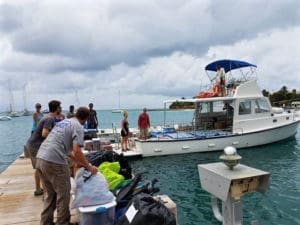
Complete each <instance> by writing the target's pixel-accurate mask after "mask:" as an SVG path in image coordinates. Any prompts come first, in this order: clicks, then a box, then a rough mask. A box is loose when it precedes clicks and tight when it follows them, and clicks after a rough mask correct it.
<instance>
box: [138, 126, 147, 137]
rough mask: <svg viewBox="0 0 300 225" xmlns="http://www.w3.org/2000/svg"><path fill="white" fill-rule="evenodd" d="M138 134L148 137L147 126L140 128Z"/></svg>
mask: <svg viewBox="0 0 300 225" xmlns="http://www.w3.org/2000/svg"><path fill="white" fill-rule="evenodd" d="M140 136H141V137H143V138H147V137H148V128H141V129H140Z"/></svg>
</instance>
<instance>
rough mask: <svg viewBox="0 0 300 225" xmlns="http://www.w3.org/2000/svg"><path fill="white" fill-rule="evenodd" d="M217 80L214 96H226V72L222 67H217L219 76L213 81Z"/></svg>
mask: <svg viewBox="0 0 300 225" xmlns="http://www.w3.org/2000/svg"><path fill="white" fill-rule="evenodd" d="M214 80H217V83H216V84H215V85H214V94H215V95H216V96H219V95H221V96H225V71H224V68H223V67H221V66H217V74H216V76H215V77H214V78H213V79H212V81H214Z"/></svg>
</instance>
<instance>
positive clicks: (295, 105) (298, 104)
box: [291, 101, 300, 108]
mask: <svg viewBox="0 0 300 225" xmlns="http://www.w3.org/2000/svg"><path fill="white" fill-rule="evenodd" d="M291 106H292V108H300V101H295V102H292V104H291Z"/></svg>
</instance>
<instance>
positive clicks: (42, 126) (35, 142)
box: [26, 100, 60, 196]
mask: <svg viewBox="0 0 300 225" xmlns="http://www.w3.org/2000/svg"><path fill="white" fill-rule="evenodd" d="M48 106H49V113H48V114H47V115H46V116H44V117H43V118H42V119H41V120H40V121H39V123H38V124H37V127H36V129H35V130H34V132H33V133H32V135H31V136H30V138H29V139H28V141H27V143H26V148H27V149H28V152H29V156H30V159H31V162H32V167H33V169H35V168H36V155H37V153H38V150H39V148H40V146H41V144H42V142H43V141H44V140H45V138H46V137H47V136H48V134H49V133H50V131H51V130H52V128H53V127H54V126H55V122H54V118H55V116H56V114H57V111H58V110H59V107H60V101H57V100H52V101H50V102H49V103H48ZM34 180H35V191H34V195H35V196H38V195H42V194H43V190H42V188H41V182H40V177H39V175H38V173H37V171H35V173H34Z"/></svg>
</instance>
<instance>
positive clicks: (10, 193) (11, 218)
mask: <svg viewBox="0 0 300 225" xmlns="http://www.w3.org/2000/svg"><path fill="white" fill-rule="evenodd" d="M33 174H34V170H33V169H32V165H31V161H30V159H27V158H18V159H17V160H16V161H15V162H13V163H12V164H11V165H10V166H9V167H8V168H7V169H6V170H5V171H3V172H2V173H1V174H0V224H1V225H9V224H14V225H16V224H22V225H39V223H40V214H41V211H42V208H43V197H42V196H37V197H35V196H34V195H33V192H34V189H35V188H34V186H35V185H34V177H33ZM71 214H72V219H71V221H72V222H77V221H78V217H77V211H76V210H72V211H71Z"/></svg>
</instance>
